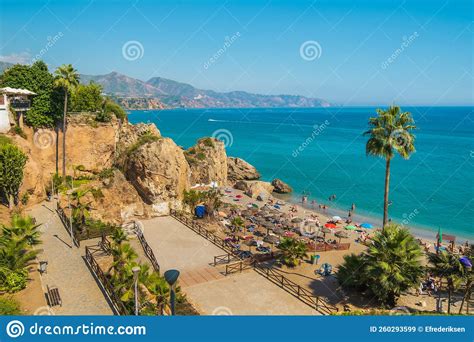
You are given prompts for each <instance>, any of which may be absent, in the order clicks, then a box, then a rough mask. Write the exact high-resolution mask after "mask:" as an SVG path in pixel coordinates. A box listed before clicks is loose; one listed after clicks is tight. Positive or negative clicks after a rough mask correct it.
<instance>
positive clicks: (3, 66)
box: [0, 61, 13, 72]
mask: <svg viewBox="0 0 474 342" xmlns="http://www.w3.org/2000/svg"><path fill="white" fill-rule="evenodd" d="M11 66H13V64H12V63H8V62H2V61H0V72H3V71H4V70H5V69H7V68H9V67H11Z"/></svg>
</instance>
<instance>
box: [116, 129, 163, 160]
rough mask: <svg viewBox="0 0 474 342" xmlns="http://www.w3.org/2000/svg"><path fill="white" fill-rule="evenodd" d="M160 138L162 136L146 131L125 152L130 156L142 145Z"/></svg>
mask: <svg viewBox="0 0 474 342" xmlns="http://www.w3.org/2000/svg"><path fill="white" fill-rule="evenodd" d="M158 140H160V137H158V136H156V135H153V134H151V133H145V134H143V135H142V136H140V137H139V138H138V140H137V142H136V143H135V144H132V145H131V146H129V147H128V149H127V150H126V151H125V154H126V155H128V156H130V155H131V154H133V153H134V152H135V151H136V150H138V149H139V148H140V147H141V146H143V145H145V144H148V143H151V142H154V141H158Z"/></svg>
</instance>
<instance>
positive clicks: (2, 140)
mask: <svg viewBox="0 0 474 342" xmlns="http://www.w3.org/2000/svg"><path fill="white" fill-rule="evenodd" d="M4 145H13V141H12V140H11V139H10V138H9V137H7V136H6V135H5V134H0V147H2V146H4Z"/></svg>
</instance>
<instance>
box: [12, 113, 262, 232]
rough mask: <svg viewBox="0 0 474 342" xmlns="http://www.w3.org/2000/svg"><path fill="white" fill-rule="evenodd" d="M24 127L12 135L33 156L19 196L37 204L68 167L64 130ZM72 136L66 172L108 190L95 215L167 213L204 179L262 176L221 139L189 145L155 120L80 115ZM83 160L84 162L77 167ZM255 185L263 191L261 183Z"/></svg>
mask: <svg viewBox="0 0 474 342" xmlns="http://www.w3.org/2000/svg"><path fill="white" fill-rule="evenodd" d="M25 132H26V134H27V139H23V138H21V137H19V136H14V137H12V139H13V140H14V141H15V143H16V144H17V146H19V147H20V148H21V149H22V150H23V151H24V152H25V153H26V154H27V156H28V162H27V165H26V168H25V171H24V181H23V185H22V187H21V189H20V196H21V195H22V194H24V193H28V194H29V204H34V203H38V202H40V201H42V200H44V199H45V197H46V191H45V189H46V188H48V186H49V183H50V182H51V177H52V175H53V174H54V173H56V172H57V171H59V173H60V174H61V170H62V132H61V131H59V132H56V131H54V130H44V129H42V130H38V131H36V132H34V131H33V130H32V129H30V128H25ZM66 142H67V144H66V165H67V174H68V175H75V176H76V177H77V176H79V175H88V176H93V178H95V180H92V181H89V182H88V183H87V184H85V185H84V187H86V188H91V187H94V188H98V189H101V190H102V193H103V196H102V197H99V198H90V201H91V202H92V203H93V207H94V210H93V212H94V213H93V216H94V217H96V218H100V219H103V220H105V221H108V222H115V223H119V221H120V220H125V219H126V218H128V217H130V216H138V217H146V216H152V215H155V214H157V213H158V214H166V213H167V212H168V209H169V208H170V207H175V208H178V207H180V205H181V200H182V198H183V192H184V191H185V190H189V189H190V187H191V186H192V185H194V184H197V183H199V184H209V183H211V182H217V183H218V185H219V186H224V185H227V182H228V178H229V180H230V181H232V182H234V181H235V180H238V179H244V180H253V179H258V177H259V176H260V175H259V173H258V172H257V170H256V169H255V168H254V167H253V166H252V165H250V164H248V163H246V162H245V161H243V160H241V159H238V158H230V157H229V158H228V157H227V154H226V151H225V146H224V143H223V142H221V141H220V140H216V139H214V138H203V139H200V140H199V141H198V142H197V143H196V145H195V146H193V147H191V148H189V149H188V150H186V151H184V150H183V149H182V148H181V147H179V146H177V145H176V143H175V142H174V141H173V140H171V139H170V138H164V137H162V136H161V134H160V131H159V130H158V129H157V128H156V126H155V125H154V124H137V125H131V124H129V123H124V124H122V125H120V124H119V123H118V122H117V121H113V122H110V123H104V124H99V123H96V122H91V121H90V120H89V119H88V118H87V116H82V117H79V116H78V117H76V118H74V119H73V120H70V122H69V126H68V130H67V132H66ZM79 165H81V166H83V167H82V168H81V170H79V171H78V170H77V166H79ZM228 165H231V166H230V167H229V166H228ZM112 167H115V168H119V169H121V170H122V171H123V173H122V172H121V171H118V170H115V171H114V173H113V176H110V177H109V178H107V179H105V180H98V177H97V176H94V175H97V174H98V173H99V172H100V171H102V170H104V169H108V168H112ZM254 187H255V186H254ZM254 190H255V191H254V192H256V193H258V192H260V191H262V189H260V188H258V187H257V188H256V189H254ZM88 196H89V197H90V196H91V195H88Z"/></svg>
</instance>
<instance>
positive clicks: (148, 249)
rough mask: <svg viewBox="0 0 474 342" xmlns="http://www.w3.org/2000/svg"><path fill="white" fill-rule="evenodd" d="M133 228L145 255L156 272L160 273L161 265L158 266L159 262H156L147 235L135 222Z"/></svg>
mask: <svg viewBox="0 0 474 342" xmlns="http://www.w3.org/2000/svg"><path fill="white" fill-rule="evenodd" d="M133 227H134V231H135V234H136V235H137V237H138V240H139V241H140V244H141V245H142V247H143V251H144V252H145V255H146V256H147V258H148V259H149V260H150V262H151V265H152V266H153V268H154V270H155V271H156V272H157V273H160V265H159V264H158V260H156V257H155V253H153V249H151V247H150V245H149V244H148V242H147V241H146V238H145V235H144V234H143V232H142V230H141V229H140V227H139V226H138V225H137V223H136V222H135V221H134V222H133Z"/></svg>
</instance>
